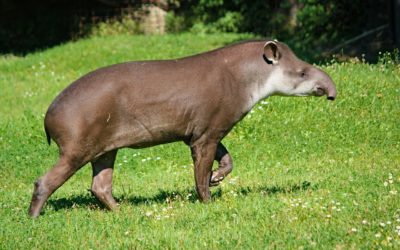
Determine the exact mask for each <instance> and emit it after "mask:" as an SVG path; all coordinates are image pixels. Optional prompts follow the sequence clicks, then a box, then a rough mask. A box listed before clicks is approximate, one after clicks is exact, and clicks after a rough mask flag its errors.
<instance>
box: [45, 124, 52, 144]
mask: <svg viewBox="0 0 400 250" xmlns="http://www.w3.org/2000/svg"><path fill="white" fill-rule="evenodd" d="M44 131H45V132H46V137H47V143H48V144H49V145H50V143H51V137H50V134H49V131H48V130H47V127H46V125H44Z"/></svg>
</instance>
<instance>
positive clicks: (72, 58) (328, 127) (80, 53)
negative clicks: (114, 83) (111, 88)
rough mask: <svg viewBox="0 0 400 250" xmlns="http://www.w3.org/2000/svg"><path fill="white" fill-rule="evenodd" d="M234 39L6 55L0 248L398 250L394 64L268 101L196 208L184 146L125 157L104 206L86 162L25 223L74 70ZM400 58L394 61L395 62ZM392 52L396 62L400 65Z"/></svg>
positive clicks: (134, 40) (358, 67)
mask: <svg viewBox="0 0 400 250" xmlns="http://www.w3.org/2000/svg"><path fill="white" fill-rule="evenodd" d="M245 38H249V36H244V35H235V34H222V33H221V34H217V35H194V34H181V35H167V36H142V35H136V36H127V35H123V36H105V37H92V38H90V39H85V40H80V41H77V42H75V43H67V44H64V45H62V46H58V47H55V48H52V49H49V50H46V51H43V52H41V53H35V54H30V55H27V56H26V57H15V56H9V57H5V56H2V57H0V89H1V91H0V103H1V105H0V152H1V154H0V170H1V175H0V208H1V209H0V218H1V222H2V226H1V227H0V248H1V249H71V248H83V249H99V248H100V249H166V248H167V249H182V248H183V249H205V248H207V249H299V248H302V249H304V248H306V249H308V248H310V249H311V248H316V249H380V248H382V249H390V248H392V249H399V248H400V230H399V227H400V210H399V204H400V169H399V164H400V157H399V153H398V152H399V151H400V131H399V126H398V118H399V117H400V111H399V86H400V78H399V75H400V65H399V64H398V53H397V55H396V53H395V54H390V55H389V54H382V56H381V60H380V62H379V63H378V64H376V65H374V64H366V63H363V61H362V60H352V61H351V62H346V63H340V62H333V63H330V64H327V65H324V66H323V69H324V70H326V71H327V72H328V73H329V74H330V75H331V76H332V78H333V80H334V81H335V82H336V85H337V88H338V98H337V100H336V101H335V102H327V101H326V100H325V98H313V97H310V98H285V97H271V98H270V99H268V100H264V101H262V102H261V103H259V104H257V105H256V107H254V109H253V111H252V112H251V113H250V114H248V116H246V117H245V119H244V120H242V121H241V122H240V123H239V124H238V125H237V126H236V127H235V128H234V130H233V131H232V132H231V133H230V134H229V135H228V136H227V137H226V138H225V139H224V144H225V145H226V146H227V148H228V150H229V151H230V152H231V154H232V156H233V159H234V163H235V168H234V170H233V172H232V174H231V175H230V176H229V177H227V179H226V180H224V182H223V183H222V184H221V186H219V187H216V188H213V189H212V193H213V201H212V202H210V203H209V204H201V203H199V202H197V198H196V194H195V191H194V180H193V179H194V178H193V170H192V168H193V166H192V163H191V158H190V150H189V149H188V148H187V146H186V145H184V144H183V143H173V144H168V145H162V146H158V147H153V148H147V149H141V150H130V149H123V150H120V151H119V153H118V158H117V162H116V166H115V170H114V187H113V192H114V195H115V197H116V198H117V199H118V201H119V203H120V206H119V211H116V212H108V211H106V210H105V209H103V208H102V207H101V206H100V205H99V204H98V202H97V201H96V200H95V199H94V198H93V197H92V196H91V194H90V193H89V192H88V191H87V189H88V188H89V187H90V184H91V168H90V166H89V165H88V166H85V167H83V168H82V169H81V170H80V171H79V172H78V173H77V174H75V175H74V176H73V177H72V178H71V179H70V180H69V181H68V182H67V183H66V184H65V185H63V186H62V187H61V188H60V189H59V190H57V191H56V192H55V193H54V194H53V196H52V197H51V198H50V200H49V202H48V204H47V205H46V207H45V209H44V214H43V215H42V216H41V217H39V218H38V219H37V220H33V219H30V218H28V217H27V208H28V204H29V202H30V198H31V194H32V193H31V192H32V188H33V182H34V180H35V179H36V178H37V177H39V176H40V175H42V174H43V173H45V172H46V171H47V170H49V169H50V167H51V166H52V164H54V162H55V161H56V159H57V157H58V150H57V147H56V145H54V143H53V144H52V145H51V146H48V145H47V143H46V139H45V135H44V131H43V114H44V113H45V111H46V109H47V107H48V105H49V104H50V102H51V101H52V100H53V99H54V97H55V96H56V95H57V94H58V93H59V92H60V91H61V90H62V89H63V88H65V87H66V86H67V85H68V84H69V83H70V82H72V81H73V80H75V79H76V78H78V77H79V76H81V75H83V74H85V73H87V72H89V71H92V70H94V69H96V68H98V67H102V66H105V65H109V64H113V63H118V62H123V61H128V60H150V59H167V58H176V57H182V56H185V55H192V54H195V53H199V52H201V51H207V50H210V49H213V48H216V47H220V46H223V45H225V44H228V43H231V42H233V41H237V40H241V39H245ZM395 58H397V59H395ZM396 60H397V61H396Z"/></svg>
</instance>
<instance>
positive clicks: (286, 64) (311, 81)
mask: <svg viewBox="0 0 400 250" xmlns="http://www.w3.org/2000/svg"><path fill="white" fill-rule="evenodd" d="M263 56H264V60H265V61H266V63H268V64H270V66H271V67H272V71H271V73H270V75H269V77H268V79H267V83H266V84H267V86H268V89H269V93H270V94H272V95H285V96H323V95H326V96H327V98H328V100H335V98H336V87H335V84H334V83H333V81H332V79H331V78H330V77H329V76H328V74H326V73H325V72H324V71H322V70H320V69H318V68H316V67H314V66H312V65H310V64H308V63H306V62H304V61H302V60H300V59H298V58H297V57H296V55H295V54H294V53H293V52H292V50H291V49H290V48H289V47H288V46H286V45H285V44H283V43H280V42H277V41H268V42H267V43H266V44H265V45H264V55H263Z"/></svg>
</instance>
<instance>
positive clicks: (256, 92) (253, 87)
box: [218, 41, 280, 113]
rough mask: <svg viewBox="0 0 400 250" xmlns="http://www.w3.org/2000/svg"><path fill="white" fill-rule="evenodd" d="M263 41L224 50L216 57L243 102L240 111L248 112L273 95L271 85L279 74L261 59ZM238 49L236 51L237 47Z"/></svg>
mask: <svg viewBox="0 0 400 250" xmlns="http://www.w3.org/2000/svg"><path fill="white" fill-rule="evenodd" d="M264 44H265V41H255V42H250V43H244V44H238V45H234V46H232V47H228V48H225V49H223V50H221V51H220V55H218V58H219V60H220V61H219V63H221V64H225V65H226V67H225V68H226V72H224V74H231V75H232V76H233V79H234V81H235V82H234V83H232V84H235V87H236V88H238V89H239V91H238V94H239V95H241V96H240V98H239V99H240V100H243V103H241V105H243V107H242V111H243V112H244V113H247V112H249V111H250V110H251V109H252V108H253V106H254V105H255V104H256V103H257V102H259V101H260V100H262V99H264V98H267V97H269V96H270V95H272V94H273V93H274V87H273V86H274V85H273V84H272V83H273V82H274V81H275V80H276V79H274V78H276V77H279V75H280V72H279V70H278V69H276V68H275V67H274V66H273V65H270V64H268V63H267V62H266V61H265V60H264V58H263V47H264ZM237 46H238V47H240V49H238V47H237Z"/></svg>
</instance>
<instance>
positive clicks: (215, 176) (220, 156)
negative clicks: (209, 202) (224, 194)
mask: <svg viewBox="0 0 400 250" xmlns="http://www.w3.org/2000/svg"><path fill="white" fill-rule="evenodd" d="M215 160H216V161H217V162H218V169H217V170H215V171H213V173H212V176H211V181H210V186H218V185H219V183H220V182H221V181H222V180H223V179H224V178H225V177H226V176H227V175H228V174H229V173H230V172H232V169H233V161H232V158H231V156H230V155H229V152H228V150H226V148H225V147H224V145H222V143H219V144H218V147H217V152H216V154H215Z"/></svg>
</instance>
